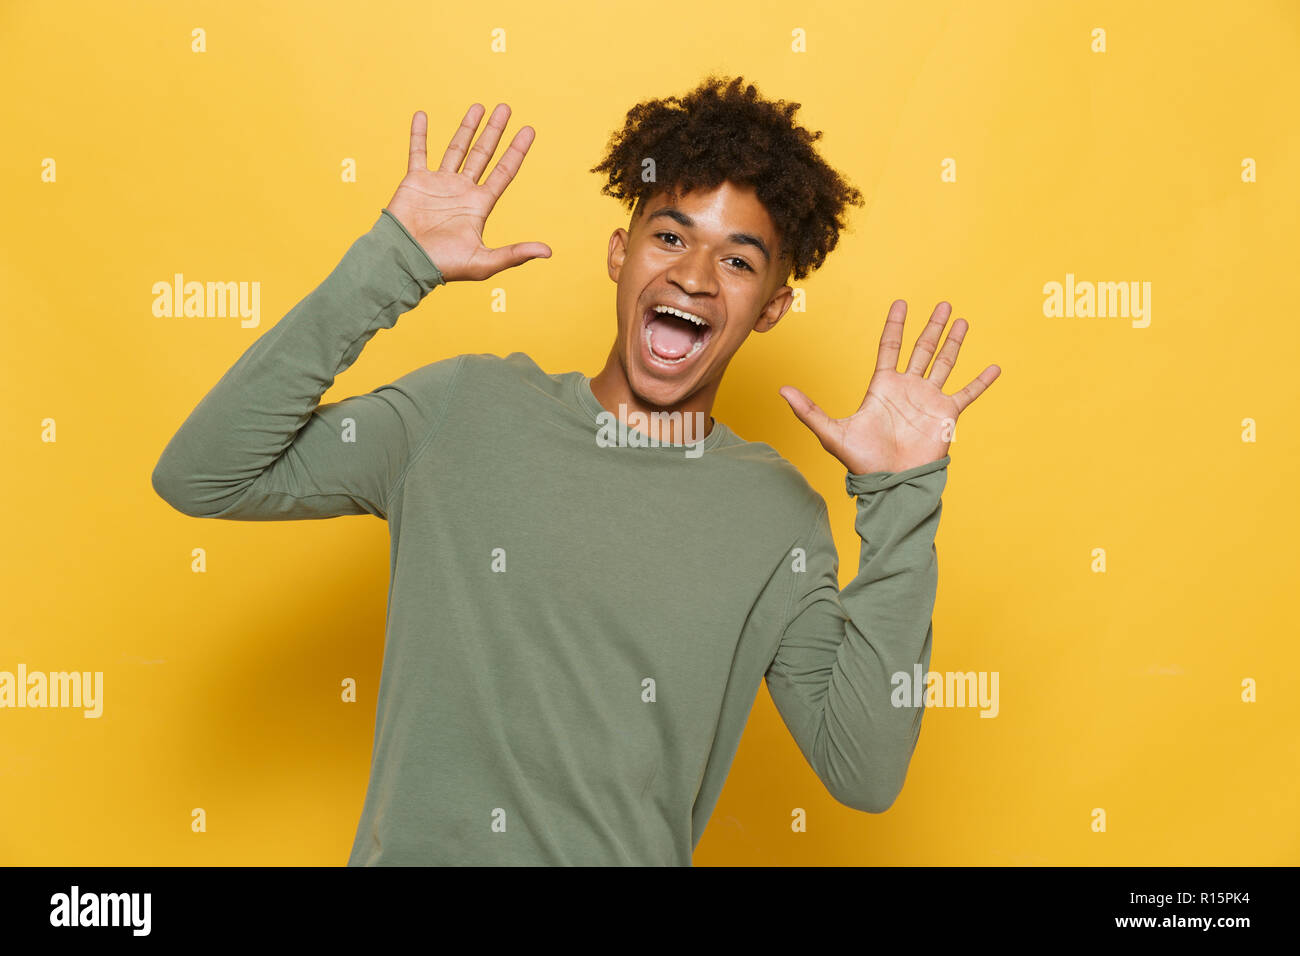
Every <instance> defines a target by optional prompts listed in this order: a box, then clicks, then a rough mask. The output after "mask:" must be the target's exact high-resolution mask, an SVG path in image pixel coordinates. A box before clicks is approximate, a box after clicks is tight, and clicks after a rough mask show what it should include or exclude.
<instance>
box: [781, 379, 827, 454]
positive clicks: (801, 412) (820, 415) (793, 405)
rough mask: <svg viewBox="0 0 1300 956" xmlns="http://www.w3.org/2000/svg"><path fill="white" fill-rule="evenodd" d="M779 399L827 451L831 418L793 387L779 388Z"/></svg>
mask: <svg viewBox="0 0 1300 956" xmlns="http://www.w3.org/2000/svg"><path fill="white" fill-rule="evenodd" d="M781 397H782V398H784V399H785V400H786V401H787V402H788V403H789V405H790V409H791V410H792V411H793V412H794V414H795V416H796V417H797V418H798V419H799V421H801V422H803V423H804V424H805V425H807V426H808V430H809V431H811V432H812V433H813V434H814V435H816V436H817V440H818V441H820V442H821V443H822V447H824V448H826V449H827V450H829V448H830V446H829V445H827V441H828V440H829V439H830V424H831V417H830V416H829V415H827V414H826V413H825V412H824V411H822V410H821V408H819V407H818V405H817V403H816V402H814V401H813V400H812V399H811V398H809V397H808V396H807V395H805V394H804V393H803V392H801V391H799V389H797V388H795V387H794V386H793V385H785V386H782V388H781Z"/></svg>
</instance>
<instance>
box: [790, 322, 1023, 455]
mask: <svg viewBox="0 0 1300 956" xmlns="http://www.w3.org/2000/svg"><path fill="white" fill-rule="evenodd" d="M951 314H952V306H950V305H949V304H948V303H947V302H940V303H939V304H938V305H937V306H936V307H935V310H934V313H933V314H932V315H931V316H930V322H929V324H928V325H926V327H925V329H924V331H923V332H922V333H921V336H920V338H918V339H917V340H916V346H915V347H914V348H913V349H912V357H911V359H910V360H909V361H908V363H907V370H906V371H904V372H899V371H898V354H899V347H900V346H901V345H902V344H903V320H904V317H905V316H906V315H907V303H906V302H904V301H903V300H902V299H897V300H895V302H894V304H893V305H891V306H890V307H889V317H888V318H887V319H886V320H885V328H884V331H883V332H882V333H881V335H880V351H879V353H878V354H877V357H876V371H875V374H874V375H872V376H871V381H870V383H868V385H867V395H866V398H864V399H863V400H862V404H861V405H860V406H859V407H858V410H857V411H856V412H854V413H853V414H852V415H850V416H849V417H848V418H831V417H830V416H829V415H827V414H826V413H825V412H824V411H822V410H821V409H820V408H819V407H818V406H817V405H816V403H814V402H813V401H812V399H810V398H809V397H808V396H807V395H805V394H804V393H803V392H801V391H799V389H797V388H794V387H793V386H790V385H786V386H785V387H783V388H782V389H781V397H782V398H784V399H785V400H786V401H787V402H789V403H790V407H791V408H792V409H793V410H794V413H795V415H797V416H798V418H799V420H800V421H801V422H803V423H804V424H805V425H807V426H808V428H809V429H810V430H811V431H812V433H813V434H814V435H816V436H817V440H818V441H820V442H821V444H822V447H823V448H825V449H826V450H827V451H828V452H830V453H831V454H832V455H834V456H835V457H836V458H838V459H839V460H840V462H841V463H842V464H843V465H844V467H846V468H847V469H848V470H849V471H850V472H852V473H853V474H868V473H870V472H873V471H895V472H897V471H906V470H907V469H909V468H915V467H917V466H918V465H924V464H928V463H929V462H932V461H936V460H938V459H940V458H942V457H943V456H944V455H946V454H948V445H949V443H950V441H951V436H952V433H953V428H954V427H956V424H957V416H959V415H960V414H961V413H962V411H963V410H964V409H965V408H966V406H968V405H969V404H970V403H971V402H973V401H975V399H976V398H978V397H979V395H980V394H981V393H982V392H983V391H984V389H986V388H988V387H989V386H990V385H992V384H993V382H994V380H995V379H996V378H997V377H998V376H999V375H1001V374H1002V369H1000V368H999V367H998V366H996V365H990V366H989V367H988V368H986V369H985V370H984V371H983V372H981V373H980V374H979V375H978V376H977V377H976V378H975V380H974V381H972V382H971V383H970V384H969V385H967V386H966V387H965V388H963V389H961V390H960V391H958V392H954V393H953V394H951V395H945V394H944V393H943V387H942V386H943V383H944V382H945V381H947V379H948V373H949V372H951V371H952V367H953V365H955V364H956V362H957V353H958V352H959V351H960V350H961V342H962V339H963V338H964V337H965V335H966V329H967V327H968V325H969V324H968V323H967V322H966V320H965V319H958V320H957V321H956V322H954V323H953V324H952V328H951V329H950V330H949V332H948V336H947V339H946V340H945V341H944V345H943V348H942V350H940V352H939V356H938V358H936V359H935V360H934V368H932V369H931V370H930V374H929V375H928V376H927V375H926V374H925V370H926V366H928V365H929V364H930V357H931V356H932V355H934V348H935V346H936V345H938V343H939V336H940V335H941V334H942V333H943V329H944V326H945V325H946V324H947V322H948V316H949V315H951Z"/></svg>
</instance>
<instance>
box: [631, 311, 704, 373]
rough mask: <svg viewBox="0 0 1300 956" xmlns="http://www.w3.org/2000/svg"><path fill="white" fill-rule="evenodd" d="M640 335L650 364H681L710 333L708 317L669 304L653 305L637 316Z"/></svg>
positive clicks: (686, 360)
mask: <svg viewBox="0 0 1300 956" xmlns="http://www.w3.org/2000/svg"><path fill="white" fill-rule="evenodd" d="M641 337H642V341H643V342H644V343H645V348H646V351H647V352H648V353H649V356H650V358H651V360H652V361H653V363H654V364H656V365H660V366H665V367H668V368H672V367H675V366H680V365H685V364H687V363H688V362H690V360H691V359H693V358H694V357H695V356H697V355H699V354H700V352H702V351H704V346H705V345H707V344H708V342H709V339H710V338H712V337H713V327H712V326H711V325H709V323H708V321H707V320H705V319H703V318H701V317H700V316H698V315H695V314H694V313H693V312H687V311H686V310H684V309H677V308H674V307H673V306H670V305H653V306H651V307H650V308H648V309H646V311H645V313H644V314H643V315H642V317H641Z"/></svg>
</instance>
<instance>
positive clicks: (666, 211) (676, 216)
mask: <svg viewBox="0 0 1300 956" xmlns="http://www.w3.org/2000/svg"><path fill="white" fill-rule="evenodd" d="M660 216H666V217H667V218H669V219H671V220H673V221H674V222H676V223H678V224H680V225H682V226H685V227H686V228H687V229H694V228H695V220H694V219H692V218H691V217H690V216H688V215H686V213H684V212H682V211H681V210H680V209H678V208H677V207H676V206H664V207H663V208H662V209H656V210H655V211H654V212H652V213H651V214H650V215H649V216H647V217H646V222H649V221H650V220H652V219H657V218H659V217H660ZM727 239H729V240H730V241H731V242H738V243H741V244H742V245H747V246H754V247H756V248H757V249H758V251H759V252H761V253H763V258H764V259H765V260H767V261H768V262H769V263H770V262H771V261H772V254H771V253H769V252H768V251H767V243H765V242H764V241H763V240H762V239H760V238H759V237H758V236H753V235H750V234H749V233H747V232H733V233H732V234H731V235H729V236H728V237H727Z"/></svg>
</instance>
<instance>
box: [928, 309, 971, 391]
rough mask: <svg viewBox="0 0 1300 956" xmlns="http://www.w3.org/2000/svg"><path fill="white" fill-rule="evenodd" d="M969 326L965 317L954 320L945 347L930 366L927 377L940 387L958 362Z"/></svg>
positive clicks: (945, 340)
mask: <svg viewBox="0 0 1300 956" xmlns="http://www.w3.org/2000/svg"><path fill="white" fill-rule="evenodd" d="M969 328H970V323H969V322H967V321H966V320H965V319H958V320H957V321H956V322H954V323H953V324H952V328H950V329H949V330H948V337H947V338H946V339H944V342H943V348H941V349H940V350H939V355H938V357H937V358H936V359H935V360H934V365H932V366H930V374H929V375H928V376H926V377H927V378H929V379H930V381H931V382H933V383H934V384H935V385H938V386H939V387H940V388H942V387H943V383H944V382H946V381H948V373H949V372H951V371H952V367H953V366H954V365H956V364H957V353H958V352H960V351H961V343H962V340H963V339H964V338H966V330H967V329H969Z"/></svg>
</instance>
